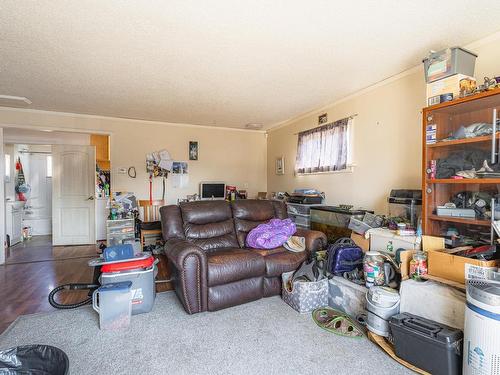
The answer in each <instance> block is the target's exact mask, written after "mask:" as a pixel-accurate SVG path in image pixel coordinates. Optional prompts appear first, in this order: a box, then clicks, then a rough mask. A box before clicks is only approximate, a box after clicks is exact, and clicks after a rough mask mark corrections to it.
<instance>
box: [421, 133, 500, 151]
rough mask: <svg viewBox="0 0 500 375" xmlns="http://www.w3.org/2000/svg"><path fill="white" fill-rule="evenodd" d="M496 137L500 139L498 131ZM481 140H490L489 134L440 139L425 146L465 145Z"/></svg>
mask: <svg viewBox="0 0 500 375" xmlns="http://www.w3.org/2000/svg"><path fill="white" fill-rule="evenodd" d="M496 138H497V139H500V133H497V135H496ZM481 142H491V136H490V135H483V136H480V137H474V138H464V139H454V140H452V141H440V142H436V143H434V144H430V145H427V147H429V148H435V147H450V146H455V145H466V144H471V143H481Z"/></svg>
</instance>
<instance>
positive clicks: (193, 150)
mask: <svg viewBox="0 0 500 375" xmlns="http://www.w3.org/2000/svg"><path fill="white" fill-rule="evenodd" d="M189 160H198V142H197V141H190V142H189Z"/></svg>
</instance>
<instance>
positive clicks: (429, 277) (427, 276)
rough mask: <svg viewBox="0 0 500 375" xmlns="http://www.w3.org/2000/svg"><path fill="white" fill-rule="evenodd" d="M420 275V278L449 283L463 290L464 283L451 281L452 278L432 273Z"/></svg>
mask: <svg viewBox="0 0 500 375" xmlns="http://www.w3.org/2000/svg"><path fill="white" fill-rule="evenodd" d="M420 277H421V278H422V279H425V280H432V281H437V282H440V283H442V284H446V285H450V286H452V287H455V288H458V289H461V290H465V285H464V284H462V283H458V282H456V281H453V280H448V279H443V278H442V277H437V276H432V275H422V276H420Z"/></svg>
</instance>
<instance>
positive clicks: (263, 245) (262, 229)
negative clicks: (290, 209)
mask: <svg viewBox="0 0 500 375" xmlns="http://www.w3.org/2000/svg"><path fill="white" fill-rule="evenodd" d="M296 231H297V228H296V227H295V224H294V223H293V222H292V220H290V219H285V220H280V219H271V221H269V223H265V224H260V225H258V226H257V227H255V228H254V229H252V230H251V231H250V233H248V235H247V246H248V247H251V248H254V249H274V248H276V247H280V246H281V245H283V244H284V243H285V242H286V241H287V240H288V239H289V238H290V237H291V236H293V234H294V233H295V232H296Z"/></svg>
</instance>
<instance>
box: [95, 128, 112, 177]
mask: <svg viewBox="0 0 500 375" xmlns="http://www.w3.org/2000/svg"><path fill="white" fill-rule="evenodd" d="M90 144H91V145H92V146H95V158H96V162H97V165H98V166H99V168H101V169H102V170H105V171H109V170H110V169H111V166H110V152H109V135H105V134H91V135H90Z"/></svg>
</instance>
